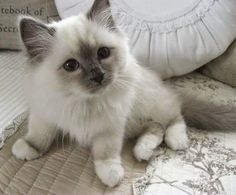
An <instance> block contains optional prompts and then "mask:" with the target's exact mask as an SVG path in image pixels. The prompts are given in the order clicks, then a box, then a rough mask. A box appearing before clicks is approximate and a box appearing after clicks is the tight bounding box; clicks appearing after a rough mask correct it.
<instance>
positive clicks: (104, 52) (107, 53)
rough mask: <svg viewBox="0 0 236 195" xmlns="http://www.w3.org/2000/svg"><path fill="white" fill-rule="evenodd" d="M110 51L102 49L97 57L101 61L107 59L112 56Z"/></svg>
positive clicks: (105, 48)
mask: <svg viewBox="0 0 236 195" xmlns="http://www.w3.org/2000/svg"><path fill="white" fill-rule="evenodd" d="M110 53H111V52H110V49H109V48H108V47H100V48H99V49H98V51H97V55H98V57H99V58H100V59H105V58H108V57H109V56H110Z"/></svg>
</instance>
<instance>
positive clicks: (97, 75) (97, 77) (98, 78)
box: [90, 67, 104, 83]
mask: <svg viewBox="0 0 236 195" xmlns="http://www.w3.org/2000/svg"><path fill="white" fill-rule="evenodd" d="M91 73H92V78H90V80H91V81H93V82H96V83H101V82H102V80H103V79H104V73H103V72H102V71H101V70H100V68H97V67H96V68H94V69H92V70H91Z"/></svg>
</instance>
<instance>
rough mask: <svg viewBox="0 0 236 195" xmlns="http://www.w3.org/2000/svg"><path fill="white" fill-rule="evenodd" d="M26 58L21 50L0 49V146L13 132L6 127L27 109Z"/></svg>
mask: <svg viewBox="0 0 236 195" xmlns="http://www.w3.org/2000/svg"><path fill="white" fill-rule="evenodd" d="M25 60H26V59H25V58H24V57H23V56H22V55H21V54H20V53H19V52H10V51H0V148H1V147H2V144H3V142H4V140H5V139H6V137H8V135H10V134H11V133H12V132H11V131H10V130H8V131H4V133H3V130H4V128H10V127H9V126H8V125H9V124H10V123H11V122H12V121H13V119H15V117H17V116H18V115H19V114H20V113H22V112H23V111H25V109H26V107H25V102H24V98H23V90H22V81H23V71H24V69H23V67H24V66H23V65H24V63H25ZM15 122H16V121H15ZM13 129H14V128H12V125H11V130H13Z"/></svg>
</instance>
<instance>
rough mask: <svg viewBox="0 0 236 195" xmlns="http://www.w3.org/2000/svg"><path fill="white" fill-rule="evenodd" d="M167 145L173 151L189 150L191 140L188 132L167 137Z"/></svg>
mask: <svg viewBox="0 0 236 195" xmlns="http://www.w3.org/2000/svg"><path fill="white" fill-rule="evenodd" d="M165 142H166V144H167V145H168V146H169V147H170V148H171V149H173V150H184V149H186V148H188V145H189V139H188V136H187V134H186V132H183V133H179V134H168V135H166V137H165Z"/></svg>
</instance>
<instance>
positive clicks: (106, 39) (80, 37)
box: [48, 16, 127, 94]
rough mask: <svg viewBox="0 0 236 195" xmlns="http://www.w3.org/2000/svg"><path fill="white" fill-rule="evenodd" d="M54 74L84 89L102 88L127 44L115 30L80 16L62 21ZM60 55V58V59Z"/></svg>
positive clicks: (115, 70) (119, 64) (118, 64)
mask: <svg viewBox="0 0 236 195" xmlns="http://www.w3.org/2000/svg"><path fill="white" fill-rule="evenodd" d="M56 39H57V41H56V44H55V45H54V47H55V49H54V51H57V53H54V56H52V57H51V58H48V60H53V58H54V57H57V56H58V57H57V58H58V60H57V62H56V66H55V72H54V73H55V74H57V75H58V77H59V78H60V79H61V81H62V82H63V85H67V87H68V88H69V87H70V88H72V87H73V91H76V88H77V89H78V90H79V91H80V92H83V93H89V94H97V93H101V92H104V90H105V89H106V88H107V87H109V85H111V84H112V83H113V82H115V80H116V78H117V77H118V75H119V72H120V71H122V69H123V68H124V66H125V64H126V53H127V48H126V47H125V44H124V40H123V38H122V36H121V35H120V34H118V32H109V31H108V30H107V29H104V28H101V27H100V26H98V25H96V24H94V23H93V22H91V21H89V20H88V19H87V18H85V17H83V16H80V17H75V18H70V19H69V20H68V21H63V23H62V24H60V25H59V26H58V29H57V32H56ZM59 58H60V60H59Z"/></svg>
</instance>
